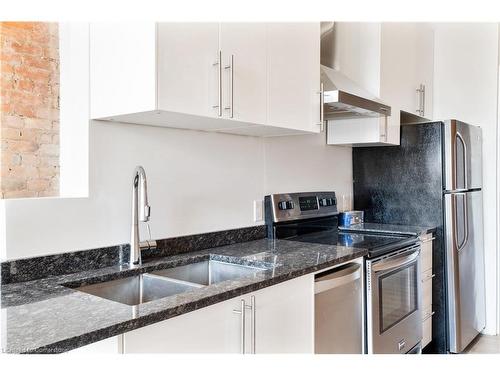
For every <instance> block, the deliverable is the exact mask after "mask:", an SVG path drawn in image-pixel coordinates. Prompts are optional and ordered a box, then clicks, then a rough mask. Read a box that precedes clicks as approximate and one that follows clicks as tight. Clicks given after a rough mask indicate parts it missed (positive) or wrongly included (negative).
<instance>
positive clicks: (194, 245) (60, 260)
mask: <svg viewBox="0 0 500 375" xmlns="http://www.w3.org/2000/svg"><path fill="white" fill-rule="evenodd" d="M265 236H266V227H265V226H264V225H259V226H254V227H248V228H238V229H230V230H223V231H218V232H210V233H202V234H194V235H189V236H182V237H174V238H167V239H161V240H157V244H158V249H155V250H144V251H143V252H142V259H143V261H145V262H147V261H148V260H149V259H153V258H156V257H164V256H168V255H174V254H182V253H187V252H191V251H197V250H203V249H208V248H212V247H217V246H224V245H230V244H234V243H239V242H247V241H253V240H258V239H262V238H265ZM129 254H130V246H129V245H128V244H123V245H117V246H111V247H103V248H98V249H92V250H81V251H74V252H68V253H61V254H55V255H47V256H39V257H33V258H25V259H16V260H10V261H7V262H2V263H1V283H2V284H9V283H18V282H23V281H30V280H36V279H41V278H46V277H50V276H58V275H64V274H69V273H74V272H81V271H86V270H94V269H97V268H103V267H110V266H118V265H120V264H124V263H126V262H127V261H128V258H129Z"/></svg>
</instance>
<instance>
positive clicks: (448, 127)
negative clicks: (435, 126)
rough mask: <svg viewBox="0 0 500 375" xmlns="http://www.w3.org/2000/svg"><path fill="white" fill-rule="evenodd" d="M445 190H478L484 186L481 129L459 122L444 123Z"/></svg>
mask: <svg viewBox="0 0 500 375" xmlns="http://www.w3.org/2000/svg"><path fill="white" fill-rule="evenodd" d="M443 129H444V162H445V171H444V185H445V187H444V189H445V190H447V191H455V190H468V189H477V188H481V186H482V178H483V177H482V168H481V158H482V140H481V128H479V127H477V126H472V125H469V124H466V123H464V122H460V121H457V120H449V121H446V122H445V123H444V126H443Z"/></svg>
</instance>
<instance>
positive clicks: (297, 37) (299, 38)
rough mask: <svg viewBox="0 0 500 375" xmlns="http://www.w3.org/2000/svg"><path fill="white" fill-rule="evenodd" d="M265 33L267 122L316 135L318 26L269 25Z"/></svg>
mask: <svg viewBox="0 0 500 375" xmlns="http://www.w3.org/2000/svg"><path fill="white" fill-rule="evenodd" d="M267 30H268V42H267V43H268V47H267V56H268V75H269V80H268V93H269V99H268V115H269V118H268V120H269V123H270V124H276V125H278V126H284V127H290V128H293V129H298V130H306V131H310V132H318V131H319V130H320V127H321V125H322V124H321V123H320V117H321V114H320V109H321V107H320V102H321V101H320V99H321V98H320V69H319V66H320V54H319V50H320V38H319V24H314V23H271V24H268V26H267Z"/></svg>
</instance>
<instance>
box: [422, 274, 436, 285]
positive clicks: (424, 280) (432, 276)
mask: <svg viewBox="0 0 500 375" xmlns="http://www.w3.org/2000/svg"><path fill="white" fill-rule="evenodd" d="M435 276H436V274H435V273H433V274H432V275H430V276H429V277H427V278H425V279H422V282H423V283H425V282H426V281H429V280H432V279H433V278H434V277H435Z"/></svg>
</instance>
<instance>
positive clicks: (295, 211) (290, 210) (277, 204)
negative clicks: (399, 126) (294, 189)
mask: <svg viewBox="0 0 500 375" xmlns="http://www.w3.org/2000/svg"><path fill="white" fill-rule="evenodd" d="M264 205H265V211H266V213H265V215H266V222H274V223H277V222H280V221H290V220H299V219H306V218H314V217H322V216H328V215H336V214H338V211H337V198H336V197H335V192H333V191H327V192H310V193H307V192H304V193H287V194H272V195H268V196H266V197H265V199H264Z"/></svg>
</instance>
